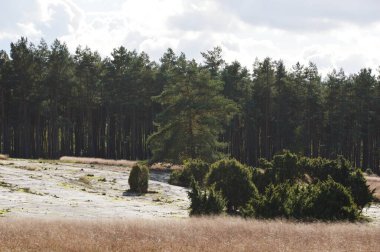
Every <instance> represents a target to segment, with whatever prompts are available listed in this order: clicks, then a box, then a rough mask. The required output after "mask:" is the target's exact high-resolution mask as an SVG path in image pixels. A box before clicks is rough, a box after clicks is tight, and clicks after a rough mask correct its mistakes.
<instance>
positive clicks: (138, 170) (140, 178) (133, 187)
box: [128, 165, 149, 193]
mask: <svg viewBox="0 0 380 252" xmlns="http://www.w3.org/2000/svg"><path fill="white" fill-rule="evenodd" d="M148 181H149V169H148V167H146V166H141V165H134V166H133V167H132V170H131V173H130V174H129V178H128V183H129V187H130V191H132V192H136V193H146V192H148Z"/></svg>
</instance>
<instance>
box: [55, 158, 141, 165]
mask: <svg viewBox="0 0 380 252" xmlns="http://www.w3.org/2000/svg"><path fill="white" fill-rule="evenodd" d="M59 160H60V161H64V162H69V163H80V164H100V165H118V166H128V167H132V166H133V165H135V164H136V163H137V161H130V160H111V159H103V158H89V157H68V156H63V157H61V158H60V159H59Z"/></svg>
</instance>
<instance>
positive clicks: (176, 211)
mask: <svg viewBox="0 0 380 252" xmlns="http://www.w3.org/2000/svg"><path fill="white" fill-rule="evenodd" d="M129 172H130V168H125V167H117V166H104V165H89V164H70V163H61V162H59V163H58V162H55V161H51V162H46V161H38V160H18V159H12V160H2V161H0V211H1V210H3V211H2V214H3V215H6V216H11V217H22V216H23V217H26V216H27V217H54V218H55V217H71V218H105V219H106V218H127V217H129V218H130V217H131V216H140V217H147V218H151V217H187V216H188V210H187V209H188V206H189V201H188V198H187V191H186V189H184V188H181V187H177V186H172V185H169V184H168V183H166V181H167V179H168V174H167V173H162V172H152V173H151V180H150V181H149V191H152V192H151V193H148V194H146V195H143V196H137V195H131V194H128V193H126V190H127V189H128V188H129V186H128V176H129ZM4 210H7V211H4ZM0 213H1V212H0Z"/></svg>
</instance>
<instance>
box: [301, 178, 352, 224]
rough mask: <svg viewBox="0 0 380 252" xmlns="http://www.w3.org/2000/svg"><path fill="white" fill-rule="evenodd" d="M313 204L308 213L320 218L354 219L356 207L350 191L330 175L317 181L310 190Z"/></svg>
mask: <svg viewBox="0 0 380 252" xmlns="http://www.w3.org/2000/svg"><path fill="white" fill-rule="evenodd" d="M311 197H312V202H313V205H312V207H311V208H310V209H308V214H309V215H310V216H311V217H313V218H315V219H321V220H355V219H357V218H358V217H359V212H358V208H357V206H356V204H355V202H354V200H353V198H352V196H351V193H350V191H349V190H348V189H347V188H345V187H344V186H343V185H342V184H339V183H337V182H335V181H334V180H333V179H332V178H331V177H329V178H328V179H327V180H326V181H323V182H319V183H317V184H316V185H315V186H314V188H313V190H312V196H311Z"/></svg>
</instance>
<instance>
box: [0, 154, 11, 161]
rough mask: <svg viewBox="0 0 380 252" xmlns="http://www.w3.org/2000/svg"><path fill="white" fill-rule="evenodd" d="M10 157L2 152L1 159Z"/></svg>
mask: <svg viewBox="0 0 380 252" xmlns="http://www.w3.org/2000/svg"><path fill="white" fill-rule="evenodd" d="M8 158H9V156H8V155H4V154H0V160H7V159H8Z"/></svg>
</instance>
